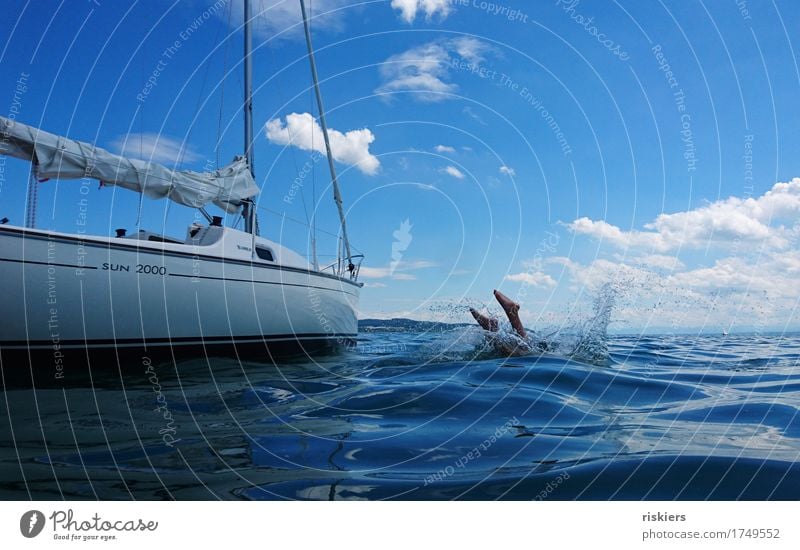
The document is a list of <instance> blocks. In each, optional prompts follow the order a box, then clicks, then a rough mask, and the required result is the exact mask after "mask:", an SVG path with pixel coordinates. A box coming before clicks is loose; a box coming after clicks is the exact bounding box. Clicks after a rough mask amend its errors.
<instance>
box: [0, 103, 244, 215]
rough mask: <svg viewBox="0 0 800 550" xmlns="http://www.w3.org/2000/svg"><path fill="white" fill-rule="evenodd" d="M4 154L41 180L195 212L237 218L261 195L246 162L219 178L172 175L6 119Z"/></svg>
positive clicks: (1, 136)
mask: <svg viewBox="0 0 800 550" xmlns="http://www.w3.org/2000/svg"><path fill="white" fill-rule="evenodd" d="M0 154H3V155H9V156H12V157H17V158H21V159H25V160H30V161H31V162H34V163H35V164H36V167H37V170H36V175H37V177H39V178H40V179H45V178H57V179H82V178H93V179H96V180H100V181H101V182H103V183H104V184H107V185H117V186H119V187H124V188H125V189H130V190H132V191H136V192H138V193H142V194H144V195H145V196H146V197H149V198H152V199H162V198H165V197H166V198H169V199H171V200H173V201H175V202H177V203H178V204H183V205H186V206H191V207H194V208H200V207H202V206H205V205H206V204H208V203H214V204H216V205H217V206H219V207H220V208H222V209H224V210H226V211H227V212H231V213H234V212H236V211H238V209H239V207H240V206H241V205H242V201H244V200H245V199H247V198H250V197H252V196H254V195H256V194H258V187H257V186H256V183H255V181H253V176H252V175H251V174H250V169H249V168H248V166H247V160H246V159H245V158H244V157H236V158H235V159H234V160H233V162H232V163H230V164H229V165H227V166H225V167H224V168H220V169H219V170H215V171H214V172H194V171H192V170H172V169H170V168H167V167H166V166H162V165H160V164H157V163H154V162H148V161H144V160H137V159H129V158H125V157H121V156H119V155H114V154H112V153H109V152H108V151H106V150H105V149H101V148H100V147H95V146H94V145H91V144H89V143H84V142H82V141H75V140H72V139H68V138H65V137H62V136H57V135H54V134H50V133H48V132H45V131H43V130H40V129H38V128H34V127H33V126H27V125H25V124H22V123H20V122H17V121H14V120H10V119H7V118H5V117H0Z"/></svg>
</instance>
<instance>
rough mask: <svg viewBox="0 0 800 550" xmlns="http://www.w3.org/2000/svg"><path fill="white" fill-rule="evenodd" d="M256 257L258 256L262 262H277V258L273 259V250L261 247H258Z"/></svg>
mask: <svg viewBox="0 0 800 550" xmlns="http://www.w3.org/2000/svg"><path fill="white" fill-rule="evenodd" d="M256 256H258V257H259V258H261V259H262V260H267V261H268V262H274V261H275V258H273V257H272V250H270V249H269V248H262V247H260V246H257V247H256Z"/></svg>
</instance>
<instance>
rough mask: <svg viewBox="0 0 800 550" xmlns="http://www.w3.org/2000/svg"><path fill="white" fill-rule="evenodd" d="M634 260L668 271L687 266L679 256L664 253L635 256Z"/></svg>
mask: <svg viewBox="0 0 800 550" xmlns="http://www.w3.org/2000/svg"><path fill="white" fill-rule="evenodd" d="M632 261H633V262H634V263H638V264H642V265H646V266H648V267H655V268H658V269H666V270H668V271H677V270H679V269H684V268H685V267H686V266H685V265H684V263H683V262H682V261H680V260H679V259H678V258H677V256H666V255H664V254H648V255H646V256H640V257H638V258H635V259H634V260H632Z"/></svg>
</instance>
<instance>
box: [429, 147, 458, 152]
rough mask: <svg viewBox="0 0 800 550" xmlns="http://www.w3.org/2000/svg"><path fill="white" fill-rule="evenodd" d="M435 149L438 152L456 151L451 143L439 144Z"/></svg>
mask: <svg viewBox="0 0 800 550" xmlns="http://www.w3.org/2000/svg"><path fill="white" fill-rule="evenodd" d="M433 150H434V151H436V152H437V153H455V152H456V150H455V149H454V148H453V147H450V146H449V145H437V146H436V147H434V148H433Z"/></svg>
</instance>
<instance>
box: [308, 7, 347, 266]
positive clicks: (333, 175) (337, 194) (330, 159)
mask: <svg viewBox="0 0 800 550" xmlns="http://www.w3.org/2000/svg"><path fill="white" fill-rule="evenodd" d="M300 11H302V12H303V28H304V29H305V32H306V46H308V59H309V62H310V63H311V77H312V78H313V79H314V92H315V93H316V95H317V105H318V107H319V124H320V126H321V127H322V135H323V136H324V138H325V151H326V152H327V156H328V168H329V169H330V171H331V183H332V184H333V200H334V201H335V202H336V208H337V209H338V210H339V221H340V223H341V225H342V240H343V241H344V248H345V254H346V258H347V269H348V271H350V272H351V276H352V274H353V269H352V265H353V261H352V255H351V254H350V240H349V239H348V238H347V223H346V222H345V217H344V208H343V207H342V194H341V193H340V192H339V180H338V179H337V178H336V168H334V166H333V155H332V154H331V141H330V138H328V125H327V124H326V123H325V108H324V107H323V105H322V93H321V92H320V90H319V78H318V77H317V64H316V62H315V61H314V48H313V47H312V45H311V31H310V30H309V27H308V16H307V15H306V3H305V1H304V0H300Z"/></svg>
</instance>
